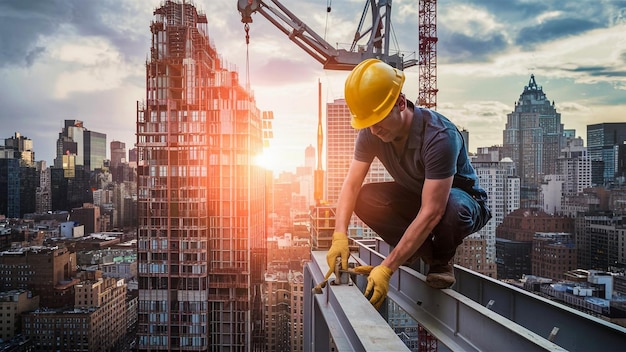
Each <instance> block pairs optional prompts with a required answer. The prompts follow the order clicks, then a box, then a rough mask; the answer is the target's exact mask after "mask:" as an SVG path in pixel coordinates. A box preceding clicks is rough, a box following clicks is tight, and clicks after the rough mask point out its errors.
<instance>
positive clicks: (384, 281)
mask: <svg viewBox="0 0 626 352" xmlns="http://www.w3.org/2000/svg"><path fill="white" fill-rule="evenodd" d="M392 274H393V271H391V269H389V268H388V267H386V266H384V265H378V266H376V267H375V268H374V269H372V271H371V272H370V275H369V276H368V278H367V288H366V289H365V297H368V296H369V295H370V293H371V294H372V296H371V297H370V303H371V304H372V305H373V306H374V308H376V309H378V308H380V306H381V304H383V301H384V300H385V297H387V292H388V291H389V279H390V278H391V275H392Z"/></svg>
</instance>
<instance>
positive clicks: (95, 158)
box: [54, 120, 107, 172]
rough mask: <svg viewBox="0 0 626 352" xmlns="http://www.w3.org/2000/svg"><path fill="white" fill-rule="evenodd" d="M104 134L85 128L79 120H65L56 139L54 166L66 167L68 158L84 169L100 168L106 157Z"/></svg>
mask: <svg viewBox="0 0 626 352" xmlns="http://www.w3.org/2000/svg"><path fill="white" fill-rule="evenodd" d="M106 143H107V142H106V134H104V133H99V132H94V131H90V130H88V129H86V128H85V127H84V126H83V122H82V121H79V120H65V123H64V127H63V130H62V131H61V132H60V133H59V138H58V139H57V152H56V158H55V159H54V167H55V168H64V169H66V166H67V162H68V160H71V159H73V161H72V164H73V165H75V166H78V167H79V169H82V170H84V171H87V172H89V171H94V170H96V169H101V168H102V167H103V164H104V160H105V159H106Z"/></svg>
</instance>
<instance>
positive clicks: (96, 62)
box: [0, 0, 626, 171]
mask: <svg viewBox="0 0 626 352" xmlns="http://www.w3.org/2000/svg"><path fill="white" fill-rule="evenodd" d="M193 3H194V4H195V5H196V7H197V8H198V9H199V10H200V11H202V12H204V13H206V14H207V17H208V20H209V36H210V37H211V40H212V42H213V44H214V46H215V47H216V48H217V50H218V52H219V53H220V54H221V55H222V57H223V59H224V60H225V61H226V62H227V63H228V65H229V67H230V68H232V69H234V70H237V71H239V73H240V76H241V78H242V81H244V82H245V81H248V82H249V83H250V86H251V87H252V89H253V90H254V93H255V96H256V101H257V105H258V106H259V107H260V108H261V109H262V110H271V111H274V115H275V122H274V123H275V125H274V129H275V131H274V136H275V139H274V141H273V144H272V148H271V149H270V151H269V155H271V156H272V158H273V160H274V162H272V164H274V167H275V168H276V169H280V170H287V171H293V170H294V169H295V166H297V165H301V164H303V163H304V149H305V147H306V146H308V145H309V144H311V145H314V146H315V145H316V126H317V115H318V112H317V106H318V102H317V91H318V83H317V82H318V80H319V81H320V82H321V83H322V90H323V99H324V101H325V102H332V101H333V100H334V99H338V98H342V97H343V89H342V87H343V82H344V79H345V76H346V74H347V72H343V71H340V72H336V71H325V70H323V69H322V68H321V65H320V64H319V63H318V62H317V61H315V60H314V59H313V58H311V57H310V56H309V55H308V54H306V53H305V52H304V51H303V50H301V49H300V48H299V47H297V46H296V45H295V44H294V43H292V42H291V41H289V39H288V38H287V37H286V36H285V35H284V34H283V33H282V32H280V31H279V30H278V29H276V28H275V27H274V26H273V25H271V24H270V23H269V22H268V21H267V20H266V19H265V18H263V17H262V16H261V15H259V14H256V15H254V16H253V20H254V22H253V23H252V24H251V25H250V43H249V45H246V42H245V32H244V29H243V24H242V23H241V17H240V14H239V12H238V11H237V6H236V4H237V1H236V0H196V1H194V2H193ZM282 3H283V4H284V5H285V6H287V8H289V10H291V11H292V12H293V13H294V14H296V15H297V16H299V17H300V18H301V19H303V21H304V22H305V23H306V24H307V25H308V26H309V27H311V28H313V29H314V30H315V31H316V32H317V33H318V34H319V35H320V36H321V37H323V38H325V39H326V41H328V42H329V43H332V44H336V45H337V46H338V47H341V48H346V46H347V45H349V44H350V42H351V40H352V38H353V36H354V32H355V30H356V29H357V26H358V21H359V19H360V16H361V13H362V11H363V7H364V4H365V0H358V1H357V0H350V1H335V2H332V0H327V1H321V0H317V1H313V0H306V1H305V0H298V1H295V0H282ZM160 4H161V1H157V0H141V1H138V0H0V131H2V135H1V136H0V137H2V138H8V137H11V136H13V135H14V133H15V132H19V133H20V134H21V135H23V136H26V137H28V138H30V139H32V140H33V142H34V148H35V152H36V159H37V160H46V161H47V162H48V163H52V161H53V159H54V154H55V147H54V145H55V140H56V139H57V138H58V134H59V132H61V129H62V127H63V121H64V120H65V119H77V120H82V121H83V122H84V126H85V127H86V128H87V129H89V130H92V131H96V132H102V133H106V134H107V142H110V141H112V140H119V141H123V142H125V143H126V146H127V148H128V149H130V148H132V146H133V144H134V141H135V135H134V134H135V117H136V103H137V101H139V100H143V99H144V98H145V69H144V64H145V61H146V58H147V56H148V49H149V46H150V31H149V25H150V21H151V20H152V18H153V17H152V12H153V11H154V9H155V8H157V7H158V6H159V5H160ZM417 5H418V0H409V1H407V0H394V2H393V10H392V29H391V30H392V33H393V34H394V39H393V41H392V42H393V45H392V49H393V50H397V51H400V52H402V53H403V54H404V55H405V58H408V59H412V58H416V51H417V44H418V37H417V25H418V14H417V9H418V6H417ZM328 6H330V9H331V11H330V12H327V7H328ZM625 33H626V0H597V1H595V0H594V1H546V0H509V1H502V0H459V1H453V0H440V1H438V4H437V34H438V38H439V41H438V45H437V61H438V70H437V76H438V82H437V86H438V88H439V94H438V96H437V104H438V106H437V110H438V111H440V112H442V113H444V114H445V115H447V116H448V117H449V118H450V119H451V120H452V121H453V122H455V123H456V124H457V125H458V126H460V127H462V128H465V129H467V130H468V131H469V133H470V150H471V151H475V149H476V147H480V146H491V145H496V144H501V143H502V130H503V129H504V126H505V123H506V115H507V113H510V112H511V111H512V110H513V108H514V103H515V102H516V101H517V100H518V99H519V96H520V94H521V93H522V91H523V89H524V86H525V85H527V84H528V81H529V79H530V75H531V74H534V75H535V78H536V82H537V84H538V85H540V86H542V87H543V90H544V92H545V93H546V95H547V97H548V99H550V100H552V101H554V102H555V104H556V106H557V110H558V111H559V112H560V113H561V117H562V123H564V125H565V128H570V129H576V132H577V135H579V136H581V137H583V138H586V133H587V131H586V126H587V125H588V124H591V123H599V122H626V34H625ZM407 77H408V78H407V81H406V83H405V87H404V92H405V93H406V94H407V96H408V97H409V98H411V99H413V100H415V98H416V97H417V92H418V84H417V67H413V68H409V69H407Z"/></svg>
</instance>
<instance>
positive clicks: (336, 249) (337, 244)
mask: <svg viewBox="0 0 626 352" xmlns="http://www.w3.org/2000/svg"><path fill="white" fill-rule="evenodd" d="M349 257H350V248H349V247H348V236H346V234H345V233H343V232H335V233H333V241H332V243H331V245H330V249H329V250H328V253H327V254H326V262H327V263H328V273H326V276H325V277H324V279H328V278H329V277H330V274H332V273H333V272H334V271H335V263H336V262H337V258H341V269H343V270H347V269H348V258H349Z"/></svg>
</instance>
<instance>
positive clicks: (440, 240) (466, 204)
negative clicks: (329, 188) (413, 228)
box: [354, 182, 491, 264]
mask: <svg viewBox="0 0 626 352" xmlns="http://www.w3.org/2000/svg"><path fill="white" fill-rule="evenodd" d="M420 207H421V194H418V193H415V192H413V191H410V190H408V189H406V188H404V187H402V186H400V185H398V184H397V183H395V182H383V183H368V184H364V185H363V187H361V191H360V192H359V195H358V197H357V200H356V205H355V209H354V212H355V214H356V215H357V216H358V217H359V218H360V219H361V220H362V221H363V222H364V223H366V224H367V225H368V226H369V227H370V228H371V229H372V230H374V232H376V233H377V234H378V235H379V236H380V237H382V239H383V240H384V241H385V242H387V243H388V244H390V245H392V246H395V245H397V244H398V242H399V241H400V238H401V237H402V235H404V231H405V230H406V229H407V227H408V226H409V224H410V223H411V222H412V221H413V220H414V219H415V217H416V216H417V213H418V212H419V210H420ZM490 218H491V213H490V211H489V209H488V208H487V207H486V206H485V205H484V204H483V202H478V201H476V200H475V199H474V198H473V197H472V196H470V195H469V194H468V193H466V192H465V191H463V190H461V189H459V188H452V189H451V191H450V196H449V197H448V205H447V206H446V211H445V213H444V215H443V218H442V219H441V221H440V222H439V224H437V226H435V228H434V229H433V231H432V232H431V234H430V237H429V238H428V239H427V240H426V241H425V242H424V244H423V245H422V246H421V247H420V248H419V249H418V256H420V257H424V258H433V259H434V260H435V261H436V262H437V263H441V264H443V263H447V262H448V261H449V260H450V259H452V257H454V254H455V252H456V248H457V247H458V246H459V245H460V244H461V243H462V242H463V239H464V238H465V237H467V236H468V235H471V234H472V233H474V232H476V231H478V230H480V229H481V228H482V227H483V226H484V225H485V224H486V223H487V221H488V220H489V219H490Z"/></svg>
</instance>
